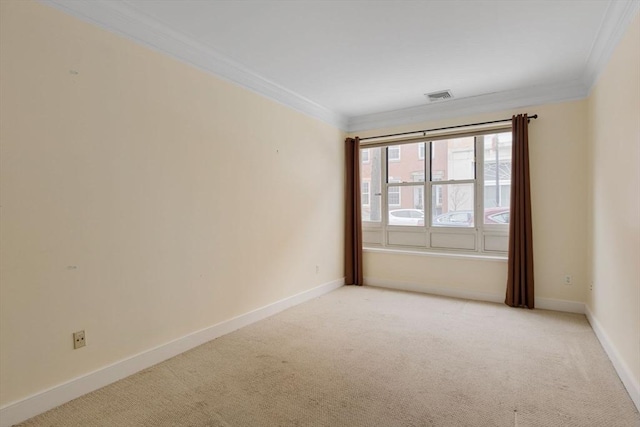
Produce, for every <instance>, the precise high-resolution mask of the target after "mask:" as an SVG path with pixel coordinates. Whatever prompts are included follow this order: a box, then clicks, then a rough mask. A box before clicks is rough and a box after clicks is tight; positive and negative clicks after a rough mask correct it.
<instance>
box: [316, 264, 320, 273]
mask: <svg viewBox="0 0 640 427" xmlns="http://www.w3.org/2000/svg"><path fill="white" fill-rule="evenodd" d="M318 273H320V266H319V265H316V274H318Z"/></svg>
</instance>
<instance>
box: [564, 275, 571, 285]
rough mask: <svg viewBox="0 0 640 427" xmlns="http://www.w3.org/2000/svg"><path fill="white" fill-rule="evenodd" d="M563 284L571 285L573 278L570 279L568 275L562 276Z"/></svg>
mask: <svg viewBox="0 0 640 427" xmlns="http://www.w3.org/2000/svg"><path fill="white" fill-rule="evenodd" d="M564 284H565V285H572V284H573V278H572V277H571V275H570V274H567V275H566V276H564Z"/></svg>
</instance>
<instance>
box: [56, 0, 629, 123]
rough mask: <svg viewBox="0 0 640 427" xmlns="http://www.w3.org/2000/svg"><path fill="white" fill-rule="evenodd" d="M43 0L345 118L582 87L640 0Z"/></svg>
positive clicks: (507, 101)
mask: <svg viewBox="0 0 640 427" xmlns="http://www.w3.org/2000/svg"><path fill="white" fill-rule="evenodd" d="M45 2H46V3H49V4H52V5H53V6H55V7H58V8H61V9H63V10H66V11H67V12H70V13H72V14H74V15H76V16H79V17H80V18H83V19H85V20H88V21H91V22H93V23H95V24H98V25H101V26H103V27H106V28H108V29H110V30H111V31H115V32H118V33H120V34H123V35H125V36H127V37H130V38H132V39H134V40H136V41H138V42H141V43H144V44H146V45H148V46H151V47H153V48H155V49H157V50H161V51H164V52H165V53H168V54H170V55H172V56H175V57H178V58H179V59H181V60H183V61H186V62H190V63H192V64H194V65H196V66H199V67H200V68H204V69H206V70H208V71H210V72H212V73H214V74H217V75H219V76H221V77H223V78H226V79H229V80H232V81H235V82H236V83H239V84H242V85H243V86H246V87H248V88H249V89H251V90H254V91H257V92H260V93H262V94H264V95H266V96H269V97H271V98H273V99H275V100H277V101H279V102H282V103H285V104H288V105H290V106H292V107H293V108H296V109H298V110H301V111H303V112H305V113H307V114H310V115H312V116H315V117H318V118H320V119H322V120H325V121H327V122H330V123H332V124H335V125H337V126H340V127H341V128H343V129H348V130H360V129H366V128H372V127H380V126H388V125H393V124H401V123H407V122H410V121H413V120H414V119H415V120H418V118H420V119H421V120H425V118H427V119H428V118H441V117H445V116H453V115H455V114H462V113H470V112H476V111H478V112H479V111H487V110H491V109H501V108H515V107H520V106H522V107H524V106H527V105H535V104H536V103H540V102H553V101H561V100H566V99H577V98H581V97H584V96H586V94H587V93H588V90H589V88H590V87H591V85H592V84H593V83H594V80H595V78H596V77H597V75H598V72H599V71H600V68H601V67H602V65H603V63H604V62H605V61H606V59H608V57H609V55H610V53H611V50H612V49H613V47H614V46H615V44H616V43H617V41H618V39H619V38H620V36H621V34H622V33H623V31H624V28H625V27H626V25H627V24H628V22H629V21H630V19H631V17H632V16H633V14H634V13H636V11H637V10H638V3H639V1H638V0H622V1H620V0H555V1H551V0H549V1H528V0H511V1H506V0H499V1H494V0H490V1H469V0H465V1H460V0H448V1H435V0H430V1H204V0H180V1H178V0H124V1H113V0H107V1H104V0H102V1H91V2H83V1H77V0H48V1H47V0H45ZM446 89H449V90H451V92H452V93H453V95H454V99H452V100H448V101H441V102H439V103H437V104H429V102H428V101H427V99H426V98H425V97H424V94H425V93H429V92H435V91H440V90H446ZM398 110H401V111H398Z"/></svg>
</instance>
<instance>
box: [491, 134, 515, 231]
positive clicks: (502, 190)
mask: <svg viewBox="0 0 640 427" xmlns="http://www.w3.org/2000/svg"><path fill="white" fill-rule="evenodd" d="M511 145H512V144H511V132H504V133H498V134H493V135H485V136H484V223H485V224H508V223H509V204H510V202H511Z"/></svg>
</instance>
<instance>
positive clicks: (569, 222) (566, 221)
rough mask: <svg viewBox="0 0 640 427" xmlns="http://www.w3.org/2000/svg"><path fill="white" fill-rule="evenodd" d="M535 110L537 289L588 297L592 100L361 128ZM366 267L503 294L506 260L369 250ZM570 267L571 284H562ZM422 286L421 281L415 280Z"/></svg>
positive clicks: (543, 293)
mask: <svg viewBox="0 0 640 427" xmlns="http://www.w3.org/2000/svg"><path fill="white" fill-rule="evenodd" d="M525 112H527V113H529V114H533V113H536V114H538V115H539V118H538V119H537V120H535V121H532V122H531V124H530V125H529V154H530V167H531V193H532V196H531V197H532V205H533V210H532V217H533V232H534V239H533V240H534V268H535V272H534V273H535V283H536V297H539V298H547V299H557V300H567V301H575V302H584V300H585V293H586V290H587V278H586V257H587V251H586V247H587V237H586V236H587V220H586V218H585V210H586V207H587V189H586V186H585V181H586V179H587V176H588V175H587V171H586V170H585V165H586V159H587V157H586V138H587V133H586V101H585V100H582V101H574V102H566V103H559V104H551V105H539V106H535V107H529V108H523V109H519V110H513V111H502V112H497V113H492V114H482V115H475V116H471V117H463V118H457V119H453V120H447V121H438V122H425V123H421V124H418V125H412V126H407V127H402V128H393V129H378V130H375V131H370V132H367V133H366V134H365V133H364V132H362V133H360V136H363V137H364V136H368V135H375V134H381V133H391V132H402V131H409V130H415V129H429V128H437V127H441V126H448V125H455V124H460V123H475V122H481V121H489V120H498V119H502V118H505V117H511V115H512V114H516V113H525ZM364 270H365V271H364V275H365V277H367V278H370V279H375V280H383V281H400V282H408V283H412V284H415V285H418V286H424V288H425V289H427V288H433V287H435V288H449V289H455V290H456V291H468V292H474V293H478V292H479V293H487V294H493V295H504V293H505V287H506V277H507V264H506V261H502V262H500V261H495V260H467V259H458V258H450V259H446V258H442V257H428V256H421V255H416V256H404V255H403V256H398V255H392V254H385V253H365V256H364ZM565 274H570V275H572V276H573V285H564V284H563V280H564V276H565ZM414 289H416V287H414Z"/></svg>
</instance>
